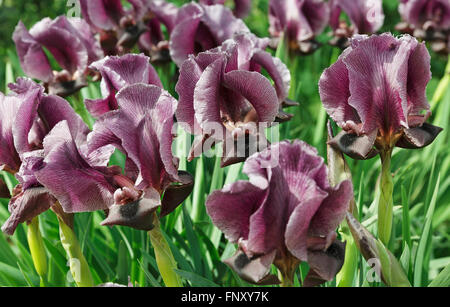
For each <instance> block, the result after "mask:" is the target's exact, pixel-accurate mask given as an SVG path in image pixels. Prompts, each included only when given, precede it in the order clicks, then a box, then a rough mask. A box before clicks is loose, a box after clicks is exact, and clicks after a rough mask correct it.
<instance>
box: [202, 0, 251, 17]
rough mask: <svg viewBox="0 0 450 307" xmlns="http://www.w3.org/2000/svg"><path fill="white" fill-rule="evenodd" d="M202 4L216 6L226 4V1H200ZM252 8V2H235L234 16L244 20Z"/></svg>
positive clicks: (236, 0)
mask: <svg viewBox="0 0 450 307" xmlns="http://www.w3.org/2000/svg"><path fill="white" fill-rule="evenodd" d="M199 2H200V3H201V4H206V5H214V4H222V5H224V4H225V0H200V1H199ZM251 8H252V0H234V9H233V14H234V16H236V17H237V18H244V17H246V16H247V15H248V14H249V13H250V9H251Z"/></svg>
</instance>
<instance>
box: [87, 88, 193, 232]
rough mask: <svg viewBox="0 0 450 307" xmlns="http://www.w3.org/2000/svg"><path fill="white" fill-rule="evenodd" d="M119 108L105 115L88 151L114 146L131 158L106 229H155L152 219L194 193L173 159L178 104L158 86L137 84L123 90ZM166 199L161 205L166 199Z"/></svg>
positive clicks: (121, 178) (90, 139)
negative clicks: (159, 209) (112, 227)
mask: <svg viewBox="0 0 450 307" xmlns="http://www.w3.org/2000/svg"><path fill="white" fill-rule="evenodd" d="M116 99H117V104H118V110H115V111H111V112H108V113H105V114H104V115H102V116H101V117H100V118H99V120H98V121H97V122H96V124H95V125H94V130H93V132H92V133H91V134H90V135H89V151H90V152H96V151H98V150H100V149H102V148H104V147H105V146H110V145H113V146H115V147H116V148H118V149H119V150H121V151H122V152H123V153H125V154H126V156H127V159H126V165H125V176H120V177H116V182H117V183H118V184H119V185H120V187H119V188H118V189H117V190H116V191H115V193H114V205H113V206H111V207H110V211H109V215H108V217H107V219H106V220H105V221H104V222H103V224H104V225H113V224H118V225H127V226H131V227H135V228H138V229H144V230H150V229H152V226H153V225H152V216H153V213H154V212H155V211H156V209H157V208H158V207H160V206H161V216H164V215H166V214H168V213H170V212H172V211H173V210H174V209H175V208H176V207H177V206H178V205H179V204H180V203H181V202H183V201H184V199H185V198H186V197H187V196H188V195H189V194H190V192H191V190H192V186H193V178H192V176H191V175H190V174H188V173H186V172H182V171H180V172H179V171H178V159H176V158H175V157H173V155H172V140H173V135H172V126H173V117H174V112H175V109H176V106H177V101H176V100H175V99H174V98H173V97H171V96H170V94H169V93H167V92H166V91H164V90H163V89H161V88H160V87H158V86H155V85H148V84H143V83H138V84H134V85H130V86H127V87H125V88H123V89H121V90H120V91H119V92H118V93H117V95H116ZM162 195H164V197H163V199H162V201H161V196H162Z"/></svg>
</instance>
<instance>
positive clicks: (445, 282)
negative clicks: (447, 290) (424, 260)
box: [428, 264, 450, 287]
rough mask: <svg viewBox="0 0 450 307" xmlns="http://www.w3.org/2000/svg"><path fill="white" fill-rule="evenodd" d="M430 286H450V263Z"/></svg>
mask: <svg viewBox="0 0 450 307" xmlns="http://www.w3.org/2000/svg"><path fill="white" fill-rule="evenodd" d="M428 287H450V264H448V265H447V266H446V267H445V269H443V270H442V272H441V273H439V275H438V276H437V277H436V278H435V279H434V280H433V281H432V282H431V283H430V284H429V285H428Z"/></svg>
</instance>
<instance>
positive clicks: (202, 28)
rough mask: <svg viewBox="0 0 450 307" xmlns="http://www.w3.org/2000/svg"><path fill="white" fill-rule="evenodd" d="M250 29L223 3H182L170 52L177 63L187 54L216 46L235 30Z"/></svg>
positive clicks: (235, 31) (171, 40)
mask: <svg viewBox="0 0 450 307" xmlns="http://www.w3.org/2000/svg"><path fill="white" fill-rule="evenodd" d="M241 32H247V33H248V32H250V30H249V29H248V28H247V26H246V25H245V24H244V22H243V21H242V20H240V19H237V18H236V17H234V16H233V13H232V12H231V11H230V9H228V8H226V7H224V6H223V5H219V4H217V5H210V6H208V5H202V4H197V3H194V2H191V3H188V4H185V5H183V6H182V7H181V8H180V9H179V11H178V15H177V18H176V26H175V28H174V29H173V31H172V34H171V36H170V55H171V57H172V60H173V61H174V62H175V63H176V64H177V65H178V66H179V67H181V65H182V64H183V62H184V61H185V60H186V59H187V58H188V57H189V55H190V54H194V55H196V54H198V53H199V52H202V51H207V50H209V49H212V48H216V47H218V46H220V45H221V44H222V43H223V42H224V41H226V40H227V39H231V38H233V36H234V35H235V34H236V33H241Z"/></svg>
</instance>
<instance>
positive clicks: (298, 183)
mask: <svg viewBox="0 0 450 307" xmlns="http://www.w3.org/2000/svg"><path fill="white" fill-rule="evenodd" d="M244 173H245V174H247V175H248V177H249V181H238V182H236V183H233V184H231V185H227V186H225V187H224V188H223V189H222V190H220V191H215V192H213V193H212V194H211V195H210V196H209V197H208V199H207V202H206V208H207V212H208V214H209V216H210V217H211V219H212V221H213V223H214V224H215V225H216V226H217V227H218V228H219V229H220V230H222V231H223V232H224V234H225V236H226V238H227V239H228V240H229V241H231V242H233V243H238V244H239V248H238V251H237V252H236V254H235V255H234V256H233V257H231V258H230V259H228V260H226V261H225V262H226V263H227V264H228V265H229V266H230V267H231V268H232V269H233V270H235V271H236V272H237V273H238V274H239V276H240V277H241V278H243V279H245V280H247V281H249V282H252V283H258V284H272V283H277V282H278V279H277V277H276V276H274V275H270V274H269V273H270V266H271V264H274V265H275V266H276V267H277V268H278V269H279V270H280V271H281V273H282V276H283V279H284V280H285V282H286V279H287V280H288V281H290V282H292V281H293V277H294V275H293V274H294V272H295V270H296V269H297V267H298V265H299V263H300V262H302V261H306V262H308V264H309V266H310V268H311V269H310V271H309V273H308V275H307V276H306V279H305V282H304V285H305V286H315V285H318V284H320V283H323V282H324V281H329V280H332V279H333V278H334V276H335V275H336V274H337V272H338V271H339V270H340V268H341V266H342V263H343V260H344V249H343V244H342V243H341V242H339V241H338V240H336V232H335V230H336V228H337V226H338V225H339V224H340V222H341V221H342V220H343V219H344V217H345V214H346V211H347V209H348V207H349V202H350V200H351V198H352V197H353V188H352V184H351V182H350V181H349V180H346V181H343V182H341V183H340V184H339V185H337V186H336V187H331V186H330V184H329V183H328V179H327V173H328V169H327V167H326V165H325V164H324V162H323V159H322V158H321V157H319V156H318V154H317V150H316V149H315V148H313V147H311V146H309V145H308V144H306V143H304V142H302V141H294V142H293V143H290V142H288V141H283V142H281V143H278V144H275V145H272V146H270V147H269V148H267V149H266V150H264V151H263V152H260V153H257V154H255V155H253V156H252V157H250V158H249V159H248V160H247V161H246V162H245V164H244Z"/></svg>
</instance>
